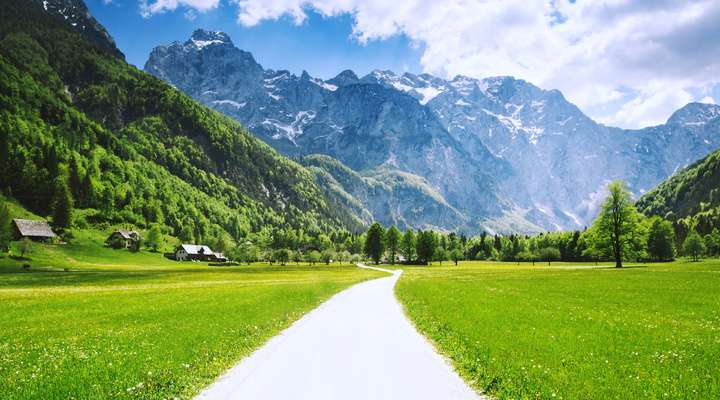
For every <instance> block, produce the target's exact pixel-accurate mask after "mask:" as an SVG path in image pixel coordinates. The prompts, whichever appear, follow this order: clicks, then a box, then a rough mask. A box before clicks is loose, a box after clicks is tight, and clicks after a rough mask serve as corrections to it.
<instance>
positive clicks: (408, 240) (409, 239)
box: [400, 229, 416, 263]
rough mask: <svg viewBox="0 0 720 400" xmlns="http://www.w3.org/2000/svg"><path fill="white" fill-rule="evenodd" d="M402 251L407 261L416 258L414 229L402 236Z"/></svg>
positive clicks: (409, 261)
mask: <svg viewBox="0 0 720 400" xmlns="http://www.w3.org/2000/svg"><path fill="white" fill-rule="evenodd" d="M400 252H401V254H402V256H403V257H405V262H406V263H411V262H413V260H415V254H416V253H415V233H414V232H413V231H412V229H408V230H407V231H405V234H404V235H403V237H402V243H400Z"/></svg>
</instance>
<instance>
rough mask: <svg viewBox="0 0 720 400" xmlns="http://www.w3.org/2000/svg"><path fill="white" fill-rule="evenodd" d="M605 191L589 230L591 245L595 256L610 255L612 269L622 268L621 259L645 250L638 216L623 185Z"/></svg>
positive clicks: (617, 184) (618, 183)
mask: <svg viewBox="0 0 720 400" xmlns="http://www.w3.org/2000/svg"><path fill="white" fill-rule="evenodd" d="M608 191H609V192H610V194H609V196H608V198H607V199H606V200H605V202H604V203H603V205H602V208H601V209H600V214H599V215H598V217H597V218H596V219H595V222H594V223H593V226H592V228H591V231H592V234H591V236H590V239H591V245H592V246H593V247H594V248H595V249H596V250H597V251H598V252H599V253H602V254H605V253H608V254H609V255H611V256H612V257H613V259H614V260H615V267H616V268H622V261H623V259H624V258H626V257H627V256H629V255H630V254H632V253H633V252H636V251H637V250H638V249H639V248H642V247H645V246H644V245H643V240H642V239H643V235H642V226H641V224H640V219H641V216H640V214H639V213H638V211H637V209H636V208H635V205H633V202H632V199H631V195H630V192H629V191H628V190H627V188H626V186H625V183H624V182H623V181H615V182H612V183H610V184H609V185H608Z"/></svg>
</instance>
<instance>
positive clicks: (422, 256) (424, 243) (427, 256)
mask: <svg viewBox="0 0 720 400" xmlns="http://www.w3.org/2000/svg"><path fill="white" fill-rule="evenodd" d="M416 242H417V245H416V249H415V250H416V252H417V257H418V259H419V261H420V262H421V263H423V264H428V263H430V262H431V261H432V259H433V255H434V254H435V248H436V247H437V240H436V238H435V234H434V233H433V232H432V231H418V234H417V239H416Z"/></svg>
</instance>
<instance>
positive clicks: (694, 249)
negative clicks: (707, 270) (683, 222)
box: [683, 230, 705, 261]
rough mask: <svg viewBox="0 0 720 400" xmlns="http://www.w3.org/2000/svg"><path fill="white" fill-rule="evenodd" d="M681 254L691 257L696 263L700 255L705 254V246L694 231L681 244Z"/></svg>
mask: <svg viewBox="0 0 720 400" xmlns="http://www.w3.org/2000/svg"><path fill="white" fill-rule="evenodd" d="M683 252H684V253H685V255H686V256H691V257H692V259H693V261H698V260H699V259H700V255H702V254H703V253H704V252H705V244H704V243H703V240H702V238H701V237H700V234H698V233H697V232H696V231H695V230H692V232H690V234H689V235H687V237H686V238H685V242H683Z"/></svg>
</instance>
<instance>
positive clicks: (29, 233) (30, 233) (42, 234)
mask: <svg viewBox="0 0 720 400" xmlns="http://www.w3.org/2000/svg"><path fill="white" fill-rule="evenodd" d="M56 236H57V235H55V232H53V231H52V229H50V225H48V223H47V221H43V220H31V219H19V218H15V219H13V238H14V239H15V240H20V239H24V238H27V239H30V240H33V241H36V242H45V241H48V240H50V239H52V238H54V237H56Z"/></svg>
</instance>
